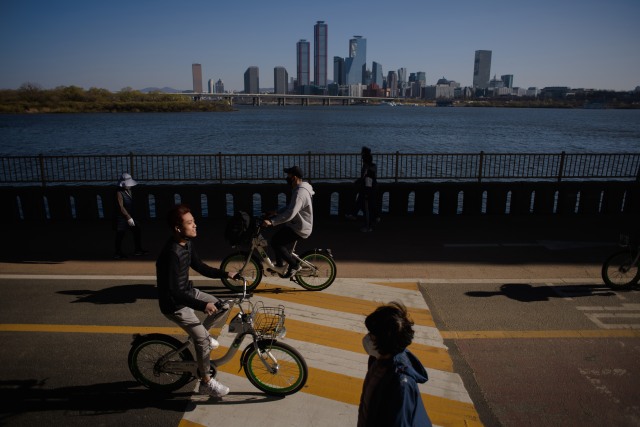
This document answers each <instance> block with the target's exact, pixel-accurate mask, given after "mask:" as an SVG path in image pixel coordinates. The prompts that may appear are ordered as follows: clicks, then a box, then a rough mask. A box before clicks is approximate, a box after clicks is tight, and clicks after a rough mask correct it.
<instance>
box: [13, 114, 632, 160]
mask: <svg viewBox="0 0 640 427" xmlns="http://www.w3.org/2000/svg"><path fill="white" fill-rule="evenodd" d="M363 145H366V146H369V147H371V148H372V150H373V151H374V152H377V153H391V152H396V151H398V152H401V153H477V152H480V151H484V152H486V153H559V152H561V151H566V152H567V153H637V152H640V110H589V109H566V110H564V109H520V108H456V107H451V108H429V107H410V106H398V107H391V106H384V105H382V106H287V107H278V106H260V107H252V106H244V107H238V110H237V111H234V112H230V113H130V114H108V113H105V114H38V115H0V156H18V155H36V154H45V155H86V154H128V153H131V152H133V153H137V154H209V153H218V152H221V153H225V154H227V153H228V154H236V153H251V154H263V153H264V154H269V153H274V154H283V153H289V154H295V153H307V152H311V153H358V152H359V151H360V147H361V146H363Z"/></svg>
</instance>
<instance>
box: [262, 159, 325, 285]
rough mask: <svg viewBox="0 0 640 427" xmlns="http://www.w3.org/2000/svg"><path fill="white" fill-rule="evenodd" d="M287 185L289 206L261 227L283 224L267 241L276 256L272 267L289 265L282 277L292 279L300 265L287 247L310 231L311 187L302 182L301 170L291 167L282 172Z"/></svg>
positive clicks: (311, 221)
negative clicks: (289, 197)
mask: <svg viewBox="0 0 640 427" xmlns="http://www.w3.org/2000/svg"><path fill="white" fill-rule="evenodd" d="M284 172H286V174H287V184H289V185H290V186H291V188H292V189H293V191H292V193H291V199H290V200H289V204H288V205H287V206H286V207H285V208H283V209H280V210H279V211H278V212H277V213H276V214H275V215H274V216H272V217H271V218H270V219H265V220H264V222H263V224H262V225H263V227H270V226H275V225H280V224H285V223H286V226H285V227H282V228H281V229H280V230H278V231H277V232H276V234H274V235H273V237H272V238H271V247H272V248H273V250H274V252H275V256H276V266H278V267H281V266H283V261H286V262H287V263H288V265H289V268H288V269H287V272H286V273H285V276H284V277H292V276H295V274H296V273H297V272H298V271H299V270H300V263H299V262H298V261H297V260H296V259H294V258H293V257H292V256H291V249H290V248H291V247H292V246H293V244H294V243H295V242H297V241H298V240H300V239H306V238H307V237H309V236H310V235H311V231H312V230H313V203H312V202H313V199H312V197H313V195H314V191H313V187H311V184H309V183H308V182H303V181H302V177H303V174H302V169H300V168H299V167H298V166H292V167H290V168H287V169H285V170H284Z"/></svg>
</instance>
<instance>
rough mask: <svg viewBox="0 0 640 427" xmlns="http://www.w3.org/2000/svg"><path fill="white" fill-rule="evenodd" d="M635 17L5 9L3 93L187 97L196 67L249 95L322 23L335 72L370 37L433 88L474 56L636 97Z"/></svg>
mask: <svg viewBox="0 0 640 427" xmlns="http://www.w3.org/2000/svg"><path fill="white" fill-rule="evenodd" d="M315 5H318V6H317V7H316V6H315ZM639 16H640V0H607V1H604V0H601V1H594V0H555V1H548V0H538V1H528V0H517V1H509V0H484V1H482V0H448V1H443V0H440V1H431V0H422V1H420V0H405V1H401V2H397V3H395V2H389V1H378V0H368V1H361V0H341V1H334V0H325V1H322V2H314V3H311V2H302V1H299V0H298V1H293V0H274V1H264V0H260V1H256V0H237V1H227V2H224V1H201V0H190V1H175V0H172V1H166V0H152V1H151V0H128V1H121V0H109V1H97V0H82V1H76V0H58V1H55V2H54V1H49V0H47V1H43V0H1V1H0V88H2V89H16V88H18V87H19V86H20V85H21V84H23V83H25V82H32V83H37V84H40V85H41V86H42V87H44V88H47V89H49V88H54V87H57V86H70V85H75V86H80V87H84V88H86V89H88V88H90V87H99V88H105V89H109V90H113V91H118V90H120V89H122V88H124V87H132V88H134V89H143V88H145V87H150V86H154V87H164V86H169V87H173V88H176V89H191V88H192V80H191V64H192V63H200V64H202V69H203V78H204V85H205V87H206V84H207V80H208V79H213V80H214V81H217V80H218V79H222V81H223V82H224V83H225V88H226V89H227V90H229V89H237V90H242V89H243V74H244V71H245V70H246V68H247V67H249V66H252V65H256V66H258V67H259V68H260V86H261V87H272V86H273V68H274V67H276V66H284V67H285V68H286V69H287V71H288V73H289V76H290V77H291V76H295V73H296V70H295V45H296V42H297V41H298V40H299V39H307V40H309V41H310V42H311V43H312V46H313V26H314V24H315V23H316V21H319V20H322V21H325V22H326V23H327V24H328V28H329V42H328V45H329V57H330V58H331V60H330V63H331V64H332V58H333V57H334V56H342V57H346V56H348V42H349V39H350V38H351V37H352V36H353V35H361V36H363V37H365V38H366V39H367V64H368V67H369V68H370V67H371V62H372V61H376V62H379V63H381V64H382V67H383V71H384V74H385V75H386V74H387V72H388V71H390V70H397V69H398V68H400V67H405V68H407V71H408V72H409V73H411V72H417V71H425V72H426V75H427V84H435V82H436V81H437V80H438V79H439V78H441V77H446V78H447V79H449V80H455V81H457V82H459V83H461V84H462V85H463V86H466V85H471V82H472V77H473V59H474V52H475V51H476V50H480V49H486V50H491V51H493V59H492V66H491V74H492V75H494V74H496V75H497V76H498V78H499V77H500V75H502V74H513V75H514V85H515V86H521V87H529V86H537V87H540V88H542V87H545V86H569V87H572V88H597V89H612V90H632V89H634V88H635V87H636V86H638V85H640V25H638V17H639ZM332 77H333V69H332V67H330V69H329V78H330V79H331V78H332Z"/></svg>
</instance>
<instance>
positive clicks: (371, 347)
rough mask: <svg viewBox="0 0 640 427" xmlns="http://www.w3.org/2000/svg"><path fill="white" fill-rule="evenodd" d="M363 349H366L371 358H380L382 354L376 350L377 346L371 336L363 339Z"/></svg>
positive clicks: (368, 335)
mask: <svg viewBox="0 0 640 427" xmlns="http://www.w3.org/2000/svg"><path fill="white" fill-rule="evenodd" d="M362 347H364V351H366V352H367V354H368V355H369V356H373V357H375V358H376V359H378V358H379V357H380V353H378V350H376V345H375V344H374V343H373V340H372V339H371V334H367V335H365V336H364V338H362Z"/></svg>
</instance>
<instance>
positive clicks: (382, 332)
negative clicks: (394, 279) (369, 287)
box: [364, 301, 414, 355]
mask: <svg viewBox="0 0 640 427" xmlns="http://www.w3.org/2000/svg"><path fill="white" fill-rule="evenodd" d="M364 324H365V326H366V327H367V330H368V331H369V332H370V333H371V335H373V337H374V342H375V345H376V349H377V350H378V351H379V352H380V353H381V354H389V355H396V354H398V353H401V352H402V351H404V349H405V348H407V347H408V346H409V344H411V342H412V341H413V334H414V331H413V321H412V320H411V319H410V318H409V315H408V312H407V308H406V307H405V306H404V305H403V304H402V303H400V302H396V301H393V302H391V303H389V304H385V305H381V306H380V307H378V308H377V309H376V310H375V311H374V312H373V313H371V314H370V315H368V316H367V318H366V319H365V321H364Z"/></svg>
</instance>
